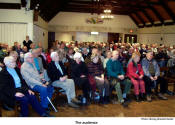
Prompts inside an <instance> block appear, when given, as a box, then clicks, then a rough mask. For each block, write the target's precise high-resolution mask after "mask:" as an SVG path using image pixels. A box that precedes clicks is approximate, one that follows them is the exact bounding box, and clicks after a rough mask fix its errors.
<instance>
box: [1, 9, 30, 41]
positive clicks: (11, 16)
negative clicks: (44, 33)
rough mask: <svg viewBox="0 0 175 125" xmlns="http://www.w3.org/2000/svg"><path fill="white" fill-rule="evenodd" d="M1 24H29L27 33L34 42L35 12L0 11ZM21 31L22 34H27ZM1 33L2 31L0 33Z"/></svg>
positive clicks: (21, 10) (23, 10)
mask: <svg viewBox="0 0 175 125" xmlns="http://www.w3.org/2000/svg"><path fill="white" fill-rule="evenodd" d="M0 17H1V18H0V23H2V22H3V23H7V24H9V25H10V24H16V23H18V24H24V23H25V24H27V33H26V35H29V37H30V39H31V40H33V11H32V10H30V11H25V9H24V8H22V9H0ZM24 30H26V29H24ZM24 30H23V29H21V32H25V31H24ZM0 32H1V31H0Z"/></svg>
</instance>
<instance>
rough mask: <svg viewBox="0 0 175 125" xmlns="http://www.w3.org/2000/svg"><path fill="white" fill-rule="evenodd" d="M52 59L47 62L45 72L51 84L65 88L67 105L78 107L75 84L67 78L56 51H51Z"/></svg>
mask: <svg viewBox="0 0 175 125" xmlns="http://www.w3.org/2000/svg"><path fill="white" fill-rule="evenodd" d="M51 59H52V61H51V62H50V63H49V64H48V68H47V73H48V76H49V77H50V79H51V81H52V86H54V87H60V88H62V89H63V90H65V92H66V95H67V100H68V105H69V106H71V107H73V108H78V107H79V106H78V105H77V104H79V103H80V101H78V100H77V99H76V95H75V85H74V81H73V80H72V79H68V76H67V72H66V70H65V67H64V65H63V63H62V62H61V61H60V57H59V55H58V53H57V52H52V53H51Z"/></svg>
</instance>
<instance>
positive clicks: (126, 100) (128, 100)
mask: <svg viewBox="0 0 175 125" xmlns="http://www.w3.org/2000/svg"><path fill="white" fill-rule="evenodd" d="M123 99H124V100H125V102H127V103H130V102H131V99H130V98H123Z"/></svg>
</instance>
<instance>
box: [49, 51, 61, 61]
mask: <svg viewBox="0 0 175 125" xmlns="http://www.w3.org/2000/svg"><path fill="white" fill-rule="evenodd" d="M50 57H51V59H52V61H59V56H58V53H57V52H52V53H51V54H50Z"/></svg>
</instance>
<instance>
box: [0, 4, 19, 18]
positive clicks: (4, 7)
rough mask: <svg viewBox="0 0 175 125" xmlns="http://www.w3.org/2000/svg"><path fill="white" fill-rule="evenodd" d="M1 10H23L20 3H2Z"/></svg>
mask: <svg viewBox="0 0 175 125" xmlns="http://www.w3.org/2000/svg"><path fill="white" fill-rule="evenodd" d="M0 9H21V4H20V3H0ZM1 18H2V17H1Z"/></svg>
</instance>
